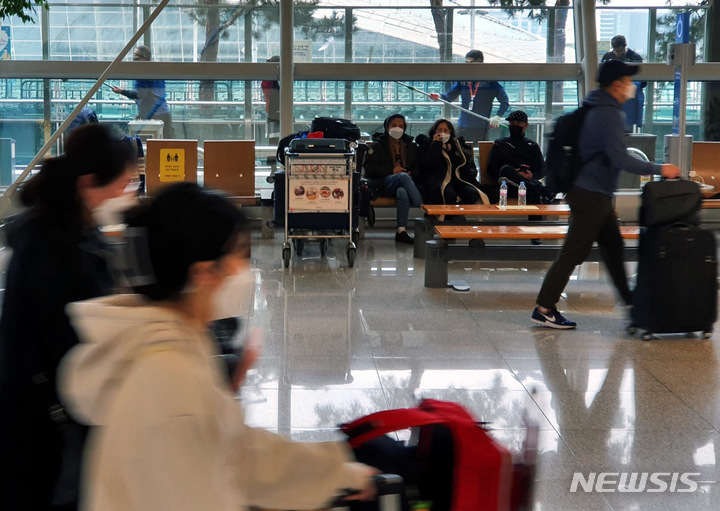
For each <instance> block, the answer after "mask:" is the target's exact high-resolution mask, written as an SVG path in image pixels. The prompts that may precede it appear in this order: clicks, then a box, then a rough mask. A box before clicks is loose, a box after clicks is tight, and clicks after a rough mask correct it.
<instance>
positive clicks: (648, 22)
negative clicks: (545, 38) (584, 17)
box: [596, 6, 707, 63]
mask: <svg viewBox="0 0 720 511" xmlns="http://www.w3.org/2000/svg"><path fill="white" fill-rule="evenodd" d="M688 10H689V11H690V13H691V15H690V26H691V28H690V42H692V43H695V44H696V45H697V57H698V62H702V61H703V60H704V52H705V29H706V13H707V7H706V6H698V7H690V8H688V7H678V8H675V9H668V8H664V7H657V8H649V9H648V8H644V9H617V8H616V9H613V8H606V7H601V6H599V7H598V8H597V12H596V23H597V37H598V57H599V58H602V56H603V55H604V54H605V53H606V52H609V51H611V50H612V48H611V45H610V41H611V39H612V38H613V37H614V36H616V35H624V36H625V38H626V39H627V45H628V48H630V49H632V50H633V51H635V52H637V53H639V54H640V56H641V57H642V59H643V61H644V62H660V63H664V62H666V59H667V45H668V43H674V42H675V24H676V19H677V15H678V14H679V13H681V12H687V11H688Z"/></svg>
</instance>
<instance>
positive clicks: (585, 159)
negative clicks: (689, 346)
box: [532, 60, 680, 329]
mask: <svg viewBox="0 0 720 511" xmlns="http://www.w3.org/2000/svg"><path fill="white" fill-rule="evenodd" d="M639 71H640V67H639V66H636V65H631V64H626V63H625V62H622V61H620V60H609V61H607V62H603V63H602V64H600V68H599V71H598V83H599V85H600V87H599V88H598V89H596V90H594V91H593V92H591V93H590V94H589V95H588V97H587V98H586V99H585V101H584V103H583V106H582V107H581V109H580V111H581V112H583V109H585V111H584V112H583V113H582V115H580V116H576V118H579V119H582V120H581V125H580V126H578V127H577V132H579V138H578V139H577V148H573V150H575V149H576V150H577V153H578V154H579V158H580V159H581V161H582V164H581V166H580V170H579V172H577V174H576V176H577V177H576V178H575V182H574V184H573V186H572V187H571V188H570V191H569V192H568V193H567V195H566V196H565V199H566V201H567V203H568V205H569V206H570V210H571V214H570V220H569V227H568V233H567V236H566V237H565V243H564V244H563V247H562V249H561V251H560V255H559V256H558V258H557V259H556V260H555V262H554V263H553V264H552V266H551V267H550V269H549V270H548V272H547V274H546V275H545V279H544V280H543V284H542V287H541V289H540V293H539V294H538V296H537V300H536V302H537V307H535V310H534V311H533V313H532V321H533V322H534V323H537V324H539V325H542V326H546V327H549V328H556V329H571V328H575V327H576V326H577V324H576V323H575V322H574V321H569V320H568V319H566V318H565V317H563V315H562V314H560V312H559V311H558V310H557V303H558V301H560V295H561V294H562V292H563V290H564V289H565V286H567V283H568V281H569V280H570V276H571V275H572V273H573V271H574V270H575V267H576V266H577V265H579V264H581V263H583V262H584V261H585V259H587V257H588V255H589V254H590V249H591V248H592V244H593V242H597V244H598V246H599V248H600V255H601V257H602V259H603V262H604V263H605V266H606V267H607V270H608V273H609V274H610V278H611V279H612V281H613V284H614V285H615V287H616V288H617V290H618V293H619V294H620V297H621V298H622V300H623V302H624V303H625V304H626V305H629V306H630V305H632V292H631V291H630V288H629V287H628V280H627V275H626V273H625V266H624V260H623V251H624V244H623V239H622V236H621V235H620V229H619V227H618V219H617V216H616V215H615V207H614V205H613V196H614V194H615V191H616V189H617V183H618V178H619V175H620V171H621V170H625V171H627V172H631V173H633V174H660V175H662V176H663V177H667V178H675V177H679V176H680V169H679V168H678V167H677V166H676V165H670V164H666V165H656V164H654V163H649V162H644V161H641V160H639V159H636V158H634V157H633V156H630V155H629V154H628V152H627V146H626V142H625V129H624V118H623V117H624V116H623V111H622V105H623V103H624V102H625V101H627V100H628V99H630V98H634V97H635V84H634V83H633V82H632V80H631V77H632V76H634V75H636V74H637V73H638V72H639ZM569 115H571V116H572V115H574V114H569ZM556 131H557V126H556ZM551 144H552V142H551ZM551 151H552V148H550V149H549V151H548V154H550V152H551ZM548 163H550V162H548ZM552 172H553V169H551V168H550V167H548V173H552Z"/></svg>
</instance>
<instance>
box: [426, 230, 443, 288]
mask: <svg viewBox="0 0 720 511" xmlns="http://www.w3.org/2000/svg"><path fill="white" fill-rule="evenodd" d="M447 286H448V253H447V241H445V240H428V241H426V242H425V287H436V288H437V287H447Z"/></svg>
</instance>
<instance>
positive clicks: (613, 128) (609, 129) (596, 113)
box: [575, 89, 661, 197]
mask: <svg viewBox="0 0 720 511" xmlns="http://www.w3.org/2000/svg"><path fill="white" fill-rule="evenodd" d="M583 105H589V106H592V107H593V108H592V109H590V111H589V112H588V114H587V116H586V117H585V122H584V123H583V127H582V130H581V132H580V142H579V149H580V156H581V157H582V159H583V160H584V161H586V162H587V163H586V164H585V166H583V168H582V170H581V171H580V175H579V176H578V177H577V180H576V181H575V185H576V186H579V187H580V188H584V189H585V190H590V191H591V192H600V193H604V194H605V195H609V196H611V197H612V196H613V195H614V194H615V191H616V190H617V184H618V179H619V178H620V171H621V170H624V171H626V172H630V173H632V174H660V173H661V166H660V165H656V164H654V163H649V162H645V161H642V160H639V159H637V158H635V157H634V156H631V155H630V154H628V152H627V142H626V137H625V122H624V115H625V114H624V113H623V111H622V105H621V104H620V103H619V102H618V101H617V100H616V99H615V98H614V97H612V96H611V95H610V94H608V93H607V92H605V91H603V90H601V89H597V90H594V91H592V92H591V93H590V95H589V96H588V97H587V98H586V99H585V101H584V102H583Z"/></svg>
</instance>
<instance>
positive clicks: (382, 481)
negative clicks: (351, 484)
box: [328, 474, 402, 511]
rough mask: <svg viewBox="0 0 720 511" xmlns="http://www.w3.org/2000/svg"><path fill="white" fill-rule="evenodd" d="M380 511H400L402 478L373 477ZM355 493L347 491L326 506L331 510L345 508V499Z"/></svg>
mask: <svg viewBox="0 0 720 511" xmlns="http://www.w3.org/2000/svg"><path fill="white" fill-rule="evenodd" d="M373 482H374V483H375V489H376V492H377V499H378V502H379V503H380V511H400V507H401V505H400V495H401V493H402V477H400V476H399V475H395V474H379V475H376V476H373ZM355 493H357V492H356V491H352V490H348V491H346V492H345V493H344V495H341V496H339V497H337V498H336V499H334V500H333V501H332V503H331V504H330V505H329V506H328V507H329V508H331V509H334V508H343V507H347V505H348V501H347V497H349V496H350V495H353V494H355Z"/></svg>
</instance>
